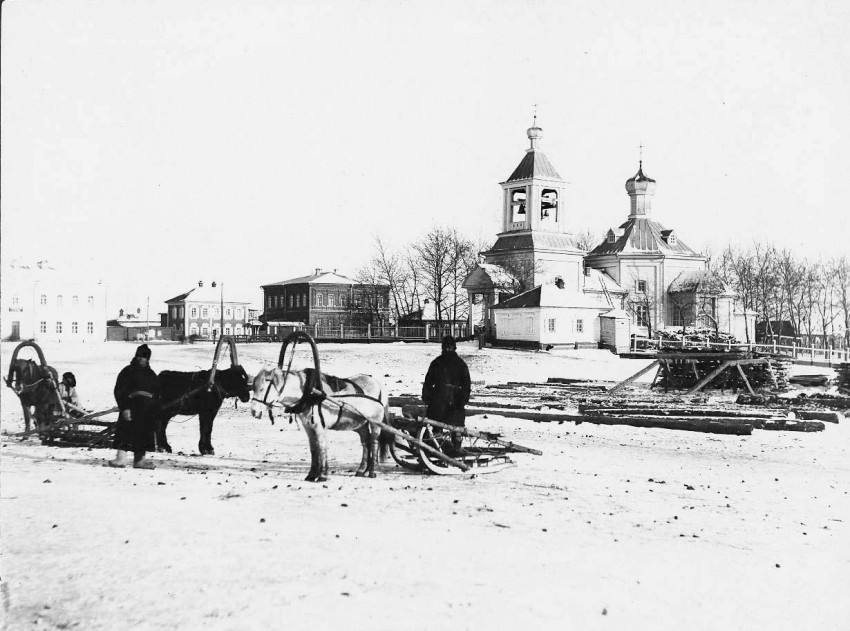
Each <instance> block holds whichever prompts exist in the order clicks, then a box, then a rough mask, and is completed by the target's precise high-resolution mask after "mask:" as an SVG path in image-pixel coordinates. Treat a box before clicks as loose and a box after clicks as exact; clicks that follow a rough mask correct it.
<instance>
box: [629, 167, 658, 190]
mask: <svg viewBox="0 0 850 631" xmlns="http://www.w3.org/2000/svg"><path fill="white" fill-rule="evenodd" d="M654 191H655V180H653V179H652V178H651V177H647V176H646V175H644V174H643V160H641V161H640V163H639V166H638V172H637V173H635V174H634V175H633V176H632V177H630V178H629V179H628V180H626V192H627V193H629V194H630V195H631V194H632V193H653V192H654Z"/></svg>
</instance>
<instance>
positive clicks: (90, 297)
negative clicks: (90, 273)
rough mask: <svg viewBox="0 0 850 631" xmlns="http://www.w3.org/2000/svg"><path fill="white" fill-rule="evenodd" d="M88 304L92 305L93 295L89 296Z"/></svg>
mask: <svg viewBox="0 0 850 631" xmlns="http://www.w3.org/2000/svg"><path fill="white" fill-rule="evenodd" d="M89 306H90V307H93V306H94V296H89Z"/></svg>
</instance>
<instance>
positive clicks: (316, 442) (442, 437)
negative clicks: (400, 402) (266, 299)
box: [251, 331, 542, 481]
mask: <svg viewBox="0 0 850 631" xmlns="http://www.w3.org/2000/svg"><path fill="white" fill-rule="evenodd" d="M302 342H303V343H306V344H307V345H308V346H309V348H310V361H309V362H308V363H311V366H310V367H308V368H304V369H301V370H293V369H292V365H293V359H294V357H295V352H296V347H297V346H298V344H299V343H302ZM388 400H389V399H388V397H387V393H386V392H384V391H383V390H382V388H381V384H380V383H379V382H378V381H377V380H376V379H374V378H372V377H370V376H369V375H355V376H352V377H349V378H339V377H333V376H330V375H323V374H322V371H321V368H320V363H319V353H318V349H317V348H316V343H315V341H314V340H313V338H312V337H310V335H309V334H307V333H305V332H303V331H295V332H293V333H291V334H290V335H289V336H287V337H286V339H284V341H283V345H282V347H281V351H280V356H279V359H278V364H277V366H276V367H269V368H264V369H262V370H261V371H260V372H259V373H258V374H257V375H256V377H255V378H254V396H253V400H252V408H251V411H252V414H253V415H254V417H255V418H261V417H262V416H263V413H264V412H267V413H268V416H269V419H270V420H271V422H272V423H274V412H273V411H274V410H275V409H282V410H283V412H284V414H288V415H289V416H290V421H292V420H293V419H297V420H298V421H299V422H300V424H301V426H302V427H303V428H304V430H305V432H306V433H307V437H308V440H309V442H310V452H311V457H312V459H311V467H310V472H309V473H308V475H307V480H308V481H323V480H326V479H327V474H328V462H327V439H326V435H325V430H327V429H334V430H340V429H350V430H353V431H356V432H357V433H358V434H359V436H360V441H361V445H362V447H363V456H362V460H361V463H360V466H359V467H358V469H357V472H356V474H355V475H357V476H364V475H367V476H369V477H374V476H375V462H376V460H377V459H378V458H379V454H380V455H382V454H383V453H384V452H386V451H389V453H390V455H392V458H393V460H395V462H396V463H398V464H399V466H401V467H403V468H404V469H408V470H411V471H419V472H426V473H433V474H437V475H452V474H463V473H489V472H494V471H499V470H502V469H504V468H505V467H508V466H511V465H512V464H513V463H512V461H511V460H510V457H509V455H508V454H510V453H513V452H525V453H531V454H535V455H541V453H542V452H540V451H538V450H536V449H531V448H528V447H523V446H522V445H517V444H516V443H513V442H509V441H505V440H502V439H501V438H500V436H499V435H498V434H496V433H493V432H480V431H474V430H470V429H467V428H465V427H456V426H452V425H447V424H445V423H441V422H439V421H434V420H432V419H429V418H426V416H425V414H424V407H423V406H405V407H404V408H402V414H401V416H398V415H396V414H391V413H390V411H389V406H388ZM458 438H459V439H460V440H458Z"/></svg>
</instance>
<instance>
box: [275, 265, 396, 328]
mask: <svg viewBox="0 0 850 631" xmlns="http://www.w3.org/2000/svg"><path fill="white" fill-rule="evenodd" d="M262 290H263V306H264V309H265V310H264V312H263V315H262V316H261V320H263V322H265V323H266V325H267V327H268V332H269V333H278V332H279V330H278V329H282V328H284V327H291V326H293V325H295V324H304V325H309V326H318V327H320V328H322V329H333V328H335V327H338V326H360V325H367V324H372V325H387V324H389V318H390V306H389V294H390V289H389V287H388V286H387V285H364V284H361V283H358V282H357V281H355V280H353V279H351V278H348V277H347V276H343V275H342V274H339V273H337V272H336V270H334V271H333V272H326V271H322V270H321V269H316V270H315V273H313V274H310V275H309V276H300V277H298V278H292V279H289V280H283V281H279V282H276V283H270V284H268V285H262Z"/></svg>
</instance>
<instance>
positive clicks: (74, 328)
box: [71, 322, 77, 335]
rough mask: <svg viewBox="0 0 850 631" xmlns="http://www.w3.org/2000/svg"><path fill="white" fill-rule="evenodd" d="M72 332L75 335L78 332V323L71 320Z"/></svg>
mask: <svg viewBox="0 0 850 631" xmlns="http://www.w3.org/2000/svg"><path fill="white" fill-rule="evenodd" d="M71 333H73V334H74V335H76V334H77V323H76V322H71Z"/></svg>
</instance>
